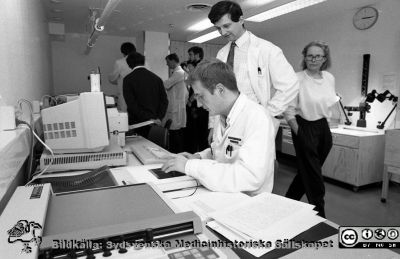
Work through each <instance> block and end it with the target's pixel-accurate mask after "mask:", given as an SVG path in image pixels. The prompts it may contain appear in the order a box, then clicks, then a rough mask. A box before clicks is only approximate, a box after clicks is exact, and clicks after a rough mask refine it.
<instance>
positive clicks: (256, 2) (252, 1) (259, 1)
mask: <svg viewBox="0 0 400 259" xmlns="http://www.w3.org/2000/svg"><path fill="white" fill-rule="evenodd" d="M274 1H276V0H247V1H246V4H247V5H249V6H257V7H260V6H262V5H265V4H269V3H271V2H274Z"/></svg>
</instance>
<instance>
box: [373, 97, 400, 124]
mask: <svg viewBox="0 0 400 259" xmlns="http://www.w3.org/2000/svg"><path fill="white" fill-rule="evenodd" d="M376 99H378V101H380V102H381V103H382V102H384V101H385V100H386V99H388V100H389V101H392V102H393V103H394V106H393V108H392V110H391V111H390V112H389V114H388V115H387V116H386V118H385V120H384V121H383V122H382V123H380V124H378V125H377V126H376V127H377V128H378V129H383V128H384V127H385V123H386V121H387V120H388V119H389V117H390V115H392V113H393V111H394V110H395V109H396V108H397V100H398V97H397V96H394V95H393V94H392V93H390V91H389V90H386V91H385V92H383V93H380V94H378V96H377V97H376ZM378 123H379V122H378Z"/></svg>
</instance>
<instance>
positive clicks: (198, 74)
mask: <svg viewBox="0 0 400 259" xmlns="http://www.w3.org/2000/svg"><path fill="white" fill-rule="evenodd" d="M195 81H200V82H201V83H202V84H203V86H204V87H205V88H206V89H207V90H208V91H210V93H214V89H215V87H216V85H217V84H223V85H224V86H225V87H226V88H227V89H229V90H231V91H233V92H238V91H239V90H238V87H237V83H236V78H235V74H234V73H233V71H232V68H231V67H230V66H229V65H227V64H226V63H224V62H222V61H220V60H218V59H215V58H214V59H209V60H207V59H206V60H203V61H201V62H200V63H199V64H197V66H196V68H195V69H194V71H193V72H192V73H190V74H189V78H188V83H189V84H193V82H195Z"/></svg>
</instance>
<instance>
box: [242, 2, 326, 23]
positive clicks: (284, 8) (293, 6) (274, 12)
mask: <svg viewBox="0 0 400 259" xmlns="http://www.w3.org/2000/svg"><path fill="white" fill-rule="evenodd" d="M325 1H326V0H296V1H293V2H290V3H287V4H284V5H281V6H278V7H275V8H273V9H270V10H267V11H265V12H262V13H260V14H256V15H253V16H251V17H249V18H246V19H245V20H246V21H250V22H263V21H266V20H269V19H272V18H275V17H278V16H281V15H284V14H287V13H291V12H294V11H297V10H300V9H303V8H306V7H309V6H312V5H315V4H319V3H322V2H325Z"/></svg>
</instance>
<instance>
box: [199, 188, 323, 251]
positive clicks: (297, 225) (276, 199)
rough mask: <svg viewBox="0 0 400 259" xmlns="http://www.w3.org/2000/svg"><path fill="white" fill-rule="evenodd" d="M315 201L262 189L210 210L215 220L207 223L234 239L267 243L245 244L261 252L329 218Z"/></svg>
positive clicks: (234, 240) (248, 248)
mask: <svg viewBox="0 0 400 259" xmlns="http://www.w3.org/2000/svg"><path fill="white" fill-rule="evenodd" d="M313 207H314V206H313V205H309V204H306V203H303V202H299V201H295V200H291V199H288V198H285V197H282V196H279V195H276V194H271V193H262V194H259V195H257V196H255V197H252V198H249V199H245V200H243V201H242V202H240V203H236V204H234V205H232V206H229V207H226V208H224V209H221V210H217V211H215V212H212V213H210V214H209V215H208V216H209V217H211V218H213V219H214V220H215V221H211V222H208V223H207V225H208V226H209V227H211V228H213V229H214V230H215V231H217V232H219V233H220V234H222V235H223V236H225V237H226V238H227V239H229V240H230V241H232V242H236V241H242V242H246V241H247V243H249V242H250V241H251V242H255V243H253V244H255V245H260V246H262V245H264V246H266V247H263V248H259V247H258V248H256V247H254V246H253V247H250V246H249V247H247V248H243V249H245V250H246V251H248V252H249V253H251V254H253V255H254V256H257V257H259V256H261V255H263V254H265V253H267V252H269V251H271V250H273V249H274V248H275V246H276V243H277V242H280V241H282V242H283V241H284V239H291V238H293V237H295V236H297V235H298V234H300V233H302V232H304V231H306V230H307V229H309V228H311V227H313V226H314V225H316V224H318V223H320V222H323V221H324V220H325V219H324V218H321V217H319V216H317V215H316V213H317V212H316V211H314V210H313Z"/></svg>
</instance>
